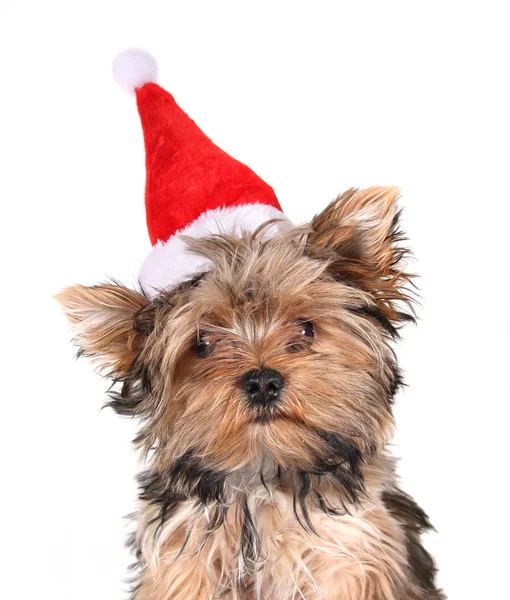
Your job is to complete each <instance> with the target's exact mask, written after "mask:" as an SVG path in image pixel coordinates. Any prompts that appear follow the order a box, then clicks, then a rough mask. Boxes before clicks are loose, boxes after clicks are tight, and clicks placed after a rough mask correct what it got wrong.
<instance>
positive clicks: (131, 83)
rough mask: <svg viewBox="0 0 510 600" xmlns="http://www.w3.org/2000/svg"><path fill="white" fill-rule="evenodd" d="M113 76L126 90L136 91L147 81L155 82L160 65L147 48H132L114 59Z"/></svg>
mask: <svg viewBox="0 0 510 600" xmlns="http://www.w3.org/2000/svg"><path fill="white" fill-rule="evenodd" d="M112 73H113V78H114V79H115V81H116V82H117V83H118V85H119V86H120V87H121V88H122V89H123V90H124V91H126V92H134V91H135V90H136V88H139V87H141V86H142V85H144V84H145V83H152V82H155V81H156V80H157V78H158V65H157V63H156V61H155V60H154V57H153V56H151V55H150V54H149V53H148V52H145V50H140V48H130V49H129V50H124V52H121V53H120V54H119V55H117V56H116V57H115V58H114V59H113V64H112Z"/></svg>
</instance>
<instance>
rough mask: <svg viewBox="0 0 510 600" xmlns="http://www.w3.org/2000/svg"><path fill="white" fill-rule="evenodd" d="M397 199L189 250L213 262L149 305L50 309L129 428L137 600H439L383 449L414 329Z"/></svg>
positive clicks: (120, 300)
mask: <svg viewBox="0 0 510 600" xmlns="http://www.w3.org/2000/svg"><path fill="white" fill-rule="evenodd" d="M398 195H399V192H398V190H397V189H396V188H386V187H372V188H368V189H351V190H349V191H347V192H345V193H344V194H342V195H340V196H339V197H338V198H337V199H336V200H334V201H333V202H332V203H331V204H330V205H329V206H328V207H327V208H326V209H325V210H323V211H322V212H321V213H320V214H318V215H317V216H316V217H315V218H314V219H312V221H311V222H310V223H309V224H308V225H306V226H299V227H294V226H286V227H284V228H282V229H281V230H278V231H277V232H276V233H274V232H273V234H272V235H267V232H268V230H269V229H271V228H274V225H275V221H274V220H273V221H269V222H268V223H266V224H262V225H261V226H260V227H258V228H257V229H256V230H255V231H243V232H241V233H239V234H236V235H234V234H232V233H228V232H219V233H216V234H211V235H206V236H204V237H201V238H199V239H196V238H195V239H194V238H191V237H189V238H186V239H185V243H186V244H187V249H188V252H190V253H193V255H195V256H198V257H201V258H204V259H207V261H209V262H210V267H209V268H208V270H207V271H204V272H202V273H200V274H198V275H196V276H195V277H193V278H192V279H189V280H187V281H184V282H182V283H180V284H179V285H178V286H176V287H173V288H171V289H169V290H164V289H162V290H160V291H159V293H157V294H154V295H152V297H149V295H148V294H147V293H145V292H144V291H141V290H140V291H135V290H133V289H129V288H127V287H124V286H122V285H120V284H118V283H107V284H101V285H97V286H94V287H83V286H73V287H70V288H67V289H66V290H64V291H63V292H61V293H60V294H59V295H58V296H57V299H58V301H59V302H60V304H61V306H62V307H63V309H64V311H65V313H66V315H67V317H68V319H69V321H70V322H71V324H72V326H73V329H74V332H75V339H76V342H77V344H78V345H79V348H80V350H79V353H80V354H83V355H86V356H89V357H91V358H92V359H93V360H94V361H97V363H98V364H99V366H100V368H101V369H102V371H103V372H104V373H106V374H107V375H109V376H110V377H111V378H112V379H113V382H114V385H113V387H112V388H111V389H110V391H109V396H110V400H109V402H108V405H109V406H110V407H112V408H113V409H114V410H115V411H116V412H118V413H119V414H121V415H127V416H129V417H136V418H138V419H139V421H140V424H141V426H140V430H139V433H138V435H137V437H136V439H135V446H136V448H137V449H138V450H139V451H140V452H141V454H142V455H143V457H144V459H145V462H146V470H145V471H144V472H143V473H142V474H141V475H140V476H139V485H140V494H139V508H138V512H137V514H136V516H135V523H136V531H135V533H134V534H133V535H132V537H131V538H130V540H129V545H130V547H131V548H132V550H133V552H134V554H135V556H136V563H135V565H134V569H135V575H134V579H135V581H134V588H133V592H132V598H133V600H209V599H214V598H223V599H226V600H246V599H254V600H255V599H256V600H294V599H300V598H301V599H303V600H304V599H306V600H319V599H321V600H443V599H444V598H445V595H444V594H443V592H442V591H441V590H440V589H438V587H437V586H436V583H435V572H436V568H435V565H434V561H433V559H432V558H431V556H430V554H429V553H428V552H427V550H425V548H424V547H423V545H422V542H421V539H420V537H421V534H422V533H424V532H426V531H428V530H429V529H431V524H430V522H429V519H428V517H427V515H426V514H425V512H424V511H423V510H422V509H421V508H420V507H419V506H418V505H417V504H416V502H415V501H414V500H413V499H412V498H411V497H410V496H409V495H407V494H406V493H405V492H403V491H402V490H401V489H399V486H398V480H397V476H396V474H395V461H394V459H393V458H392V457H391V456H390V454H389V453H388V450H387V445H388V440H389V439H390V437H391V435H392V432H393V427H394V422H393V416H392V404H393V399H394V397H395V394H396V392H397V391H398V390H399V388H400V386H401V385H402V376H401V373H400V371H399V368H398V363H397V359H396V356H395V352H394V349H393V342H394V341H395V340H396V339H397V338H398V337H399V329H400V327H401V326H402V325H403V324H405V323H408V322H410V321H413V320H414V316H413V315H414V312H413V291H412V287H413V286H412V277H413V276H412V275H411V274H410V273H408V272H407V271H406V270H405V259H406V256H407V254H408V250H407V249H406V248H405V247H403V245H402V243H403V240H404V237H403V235H402V233H401V231H400V229H399V225H398V221H399V210H398V208H397V199H398Z"/></svg>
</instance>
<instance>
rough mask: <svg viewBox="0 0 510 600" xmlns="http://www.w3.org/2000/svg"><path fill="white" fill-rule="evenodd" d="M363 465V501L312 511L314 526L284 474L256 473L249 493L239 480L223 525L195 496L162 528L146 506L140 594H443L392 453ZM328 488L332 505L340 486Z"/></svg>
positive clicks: (138, 542) (142, 599)
mask: <svg viewBox="0 0 510 600" xmlns="http://www.w3.org/2000/svg"><path fill="white" fill-rule="evenodd" d="M363 471H364V477H365V482H366V499H365V500H364V501H363V503H362V504H363V505H362V506H361V505H360V506H353V507H350V510H349V513H345V514H338V515H333V514H328V513H327V511H326V512H325V511H323V510H320V508H319V509H317V508H313V509H311V510H310V512H309V514H308V515H307V517H308V520H309V523H308V526H307V525H304V524H303V523H302V522H301V523H300V522H299V521H300V520H301V519H303V516H302V514H301V513H300V514H299V517H298V518H296V512H295V498H294V494H293V491H292V490H286V489H285V487H286V486H282V482H281V480H280V479H278V480H276V481H268V482H265V483H266V485H262V484H261V483H260V480H259V483H258V484H257V483H256V480H257V478H254V480H253V481H252V482H250V483H249V484H248V485H247V486H246V489H244V490H243V491H241V489H242V488H241V489H240V488H239V487H238V484H237V483H232V491H231V494H232V496H231V500H230V502H229V503H228V506H227V507H226V508H225V512H224V514H222V518H221V523H222V525H221V526H219V527H218V524H219V521H218V520H217V515H216V514H214V508H213V509H212V511H211V507H209V510H205V509H204V507H203V506H201V505H200V506H197V505H196V503H195V502H194V501H193V500H184V501H183V502H182V503H180V504H179V505H178V507H176V509H175V511H174V513H173V516H172V518H170V519H169V520H168V521H167V522H166V523H165V525H164V526H162V527H160V526H159V523H160V513H159V509H158V507H157V504H153V503H151V502H148V503H147V504H145V505H144V507H143V508H142V509H141V510H140V513H139V528H138V531H139V533H138V535H137V536H135V537H134V538H133V546H134V547H135V548H136V550H137V552H138V553H139V557H140V560H142V561H143V562H144V565H145V566H144V571H143V576H142V579H141V581H140V588H139V589H138V592H137V594H136V596H135V597H136V599H137V600H148V599H150V598H175V599H179V600H180V599H181V598H182V599H184V598H204V599H205V598H214V597H221V598H229V599H234V598H253V599H255V598H267V599H272V598H286V599H287V598H288V599H290V598H306V599H307V600H308V599H314V600H315V599H322V598H328V599H329V598H331V599H337V598H338V599H340V598H341V599H348V600H358V599H365V598H366V599H368V598H374V599H375V598H378V599H379V598H380V599H383V598H384V599H385V598H395V599H398V600H404V599H405V600H412V599H415V600H422V599H423V600H424V599H425V598H427V599H428V600H431V599H433V598H437V599H439V598H442V597H443V596H442V595H441V594H440V593H439V592H437V590H435V588H434V583H433V582H434V571H435V570H434V567H433V563H432V560H431V558H430V556H429V555H428V554H427V552H426V551H425V550H424V549H423V547H422V546H421V545H420V543H419V541H418V536H419V534H420V533H421V531H424V530H426V529H428V528H429V523H428V520H427V517H426V515H425V514H424V513H423V511H422V510H421V509H420V508H419V507H418V506H417V505H416V504H415V503H414V501H413V500H412V499H411V498H410V497H409V496H407V495H405V494H403V493H402V492H401V491H399V490H398V489H397V488H395V487H394V484H393V483H392V482H393V480H394V475H393V467H392V462H391V461H390V460H389V459H387V458H382V457H381V458H378V459H377V460H375V461H374V462H373V464H371V465H369V466H368V465H367V466H366V467H365V468H364V469H363ZM229 485H230V484H229V483H228V481H227V482H226V487H227V488H228V487H229ZM325 487H329V486H325ZM319 489H320V488H319ZM317 491H318V489H317ZM321 493H322V495H323V499H324V502H325V503H329V504H331V505H333V504H334V503H335V502H337V499H338V496H339V495H340V494H341V493H342V490H341V489H338V488H337V489H335V486H331V487H330V489H329V490H327V489H324V490H321ZM216 509H218V507H216ZM219 510H220V511H221V510H222V508H219ZM211 512H212V513H213V514H212V515H211ZM207 532H211V533H210V535H207ZM205 538H206V539H205ZM185 542H186V543H185ZM183 547H184V550H183ZM236 582H238V583H236Z"/></svg>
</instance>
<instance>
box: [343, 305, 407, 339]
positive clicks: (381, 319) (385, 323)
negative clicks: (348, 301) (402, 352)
mask: <svg viewBox="0 0 510 600" xmlns="http://www.w3.org/2000/svg"><path fill="white" fill-rule="evenodd" d="M346 308H347V310H349V311H351V312H353V313H356V314H358V315H362V316H364V317H367V318H370V319H373V320H374V321H377V323H379V325H380V326H381V327H382V328H383V329H384V331H386V333H388V334H389V335H390V336H391V337H392V338H393V339H396V338H398V331H397V329H396V327H395V326H394V325H393V324H392V322H391V321H390V320H389V319H388V318H387V317H385V316H384V314H383V312H382V311H381V309H380V308H378V307H377V306H375V305H372V306H370V305H368V304H365V305H363V306H346Z"/></svg>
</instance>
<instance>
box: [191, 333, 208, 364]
mask: <svg viewBox="0 0 510 600" xmlns="http://www.w3.org/2000/svg"><path fill="white" fill-rule="evenodd" d="M206 336H207V334H206V333H205V332H204V331H200V332H199V334H198V337H197V340H196V342H195V343H194V345H193V349H194V350H195V353H196V355H197V356H198V357H199V358H205V357H206V356H209V354H211V352H212V344H211V341H210V340H208V339H207V337H206Z"/></svg>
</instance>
